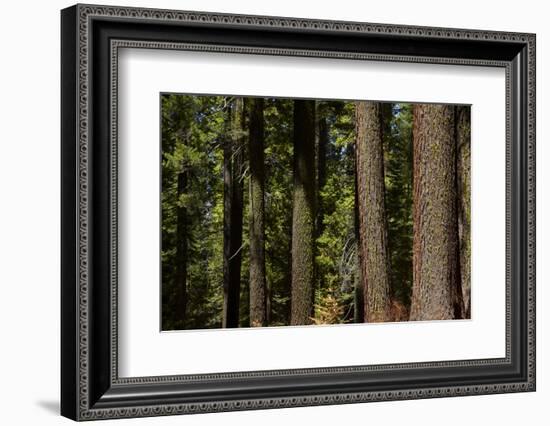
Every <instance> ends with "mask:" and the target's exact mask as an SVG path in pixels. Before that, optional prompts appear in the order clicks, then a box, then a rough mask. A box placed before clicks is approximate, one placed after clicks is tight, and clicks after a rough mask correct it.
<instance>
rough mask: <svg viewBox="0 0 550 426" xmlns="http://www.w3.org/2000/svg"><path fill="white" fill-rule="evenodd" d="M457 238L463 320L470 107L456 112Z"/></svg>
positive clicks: (467, 258) (467, 263)
mask: <svg viewBox="0 0 550 426" xmlns="http://www.w3.org/2000/svg"><path fill="white" fill-rule="evenodd" d="M456 142H457V187H458V238H459V247H460V278H461V289H462V300H463V303H464V318H470V316H471V307H470V288H471V283H470V268H471V266H470V256H471V245H470V208H471V202H470V196H471V191H470V107H467V106H459V107H457V110H456Z"/></svg>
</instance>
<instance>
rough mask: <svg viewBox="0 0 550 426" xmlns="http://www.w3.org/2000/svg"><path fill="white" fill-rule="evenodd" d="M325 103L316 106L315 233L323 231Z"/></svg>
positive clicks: (325, 179)
mask: <svg viewBox="0 0 550 426" xmlns="http://www.w3.org/2000/svg"><path fill="white" fill-rule="evenodd" d="M326 114H327V105H323V104H318V106H317V117H316V118H317V158H316V160H317V167H316V168H317V206H316V207H317V219H316V222H317V224H316V228H317V235H318V236H319V235H321V234H322V233H323V213H324V212H323V204H322V202H321V201H322V199H321V191H322V190H323V188H324V186H325V184H326V181H327V145H328V143H329V139H328V138H329V133H328V132H329V128H328V123H327V117H326Z"/></svg>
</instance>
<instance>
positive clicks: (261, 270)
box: [248, 98, 267, 327]
mask: <svg viewBox="0 0 550 426" xmlns="http://www.w3.org/2000/svg"><path fill="white" fill-rule="evenodd" d="M249 117H250V118H249V138H248V152H249V158H250V167H249V169H250V211H249V227H250V231H249V234H250V326H252V327H261V326H265V325H267V313H266V309H267V300H266V293H267V292H266V279H265V231H264V216H265V214H264V212H265V208H264V186H265V179H264V101H263V99H261V98H253V99H251V100H250V112H249Z"/></svg>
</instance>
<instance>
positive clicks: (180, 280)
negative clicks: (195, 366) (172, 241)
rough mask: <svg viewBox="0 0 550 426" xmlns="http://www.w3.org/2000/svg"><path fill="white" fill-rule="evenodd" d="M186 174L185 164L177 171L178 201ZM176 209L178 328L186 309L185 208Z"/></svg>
mask: <svg viewBox="0 0 550 426" xmlns="http://www.w3.org/2000/svg"><path fill="white" fill-rule="evenodd" d="M187 174H188V172H187V170H185V165H182V170H181V171H180V172H179V173H178V187H177V188H178V189H177V194H178V203H179V200H180V199H181V196H182V195H183V194H185V193H186V192H187ZM176 211H177V213H176V215H177V216H176V273H175V281H176V297H175V300H176V307H175V319H176V321H177V322H178V328H184V327H185V319H186V311H187V257H188V256H187V238H188V236H187V208H186V207H185V206H182V205H179V204H177V205H176Z"/></svg>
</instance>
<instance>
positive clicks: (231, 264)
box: [222, 98, 244, 328]
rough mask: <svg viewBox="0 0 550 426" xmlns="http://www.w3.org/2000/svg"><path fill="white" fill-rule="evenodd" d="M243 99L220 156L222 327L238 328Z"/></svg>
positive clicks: (237, 102) (236, 106)
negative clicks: (221, 161) (221, 191)
mask: <svg viewBox="0 0 550 426" xmlns="http://www.w3.org/2000/svg"><path fill="white" fill-rule="evenodd" d="M243 110H244V107H243V99H242V98H235V99H234V100H233V101H232V103H231V107H230V111H229V115H230V120H229V121H230V123H231V124H230V126H231V127H230V131H229V135H228V136H227V137H226V139H225V143H224V152H223V201H224V210H223V290H224V291H223V293H224V294H223V295H224V304H223V323H222V327H224V328H226V327H227V328H231V327H238V326H239V302H240V289H241V248H242V227H243V184H242V179H241V175H242V171H243V170H242V168H243V167H242V166H243V149H244V146H243Z"/></svg>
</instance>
